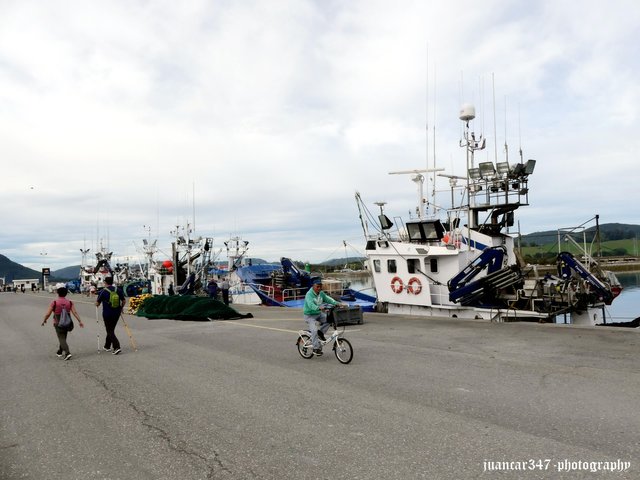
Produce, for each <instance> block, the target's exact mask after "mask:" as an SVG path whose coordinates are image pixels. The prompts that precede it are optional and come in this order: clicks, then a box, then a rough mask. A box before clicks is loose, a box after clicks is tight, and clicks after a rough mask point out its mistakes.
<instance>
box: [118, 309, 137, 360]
mask: <svg viewBox="0 0 640 480" xmlns="http://www.w3.org/2000/svg"><path fill="white" fill-rule="evenodd" d="M120 318H121V319H122V325H124V329H125V330H126V331H127V335H129V342H131V347H133V351H134V352H137V351H138V348H137V347H136V342H134V341H133V335H131V330H130V329H129V325H127V322H125V321H124V315H122V312H120Z"/></svg>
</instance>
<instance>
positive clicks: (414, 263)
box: [407, 258, 420, 273]
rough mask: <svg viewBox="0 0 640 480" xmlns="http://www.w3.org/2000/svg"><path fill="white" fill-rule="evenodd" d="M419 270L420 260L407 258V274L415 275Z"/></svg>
mask: <svg viewBox="0 0 640 480" xmlns="http://www.w3.org/2000/svg"><path fill="white" fill-rule="evenodd" d="M418 270H420V260H419V259H417V258H407V271H408V272H409V273H416V272H417V271H418Z"/></svg>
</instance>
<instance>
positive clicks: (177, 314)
mask: <svg viewBox="0 0 640 480" xmlns="http://www.w3.org/2000/svg"><path fill="white" fill-rule="evenodd" d="M136 316H138V317H146V318H148V319H151V320H154V319H160V318H164V319H170V320H201V321H207V320H234V319H238V318H251V317H253V315H251V314H250V313H247V314H244V315H243V314H242V313H240V312H237V311H236V310H234V309H233V308H231V307H229V306H228V305H225V304H224V303H222V302H219V301H218V300H213V299H212V298H208V297H196V296H193V295H153V296H152V297H148V298H145V299H144V301H143V302H142V303H141V304H140V305H139V306H138V310H137V312H136Z"/></svg>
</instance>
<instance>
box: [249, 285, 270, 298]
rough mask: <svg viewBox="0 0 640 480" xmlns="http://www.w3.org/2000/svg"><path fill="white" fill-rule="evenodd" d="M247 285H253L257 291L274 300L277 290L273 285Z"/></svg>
mask: <svg viewBox="0 0 640 480" xmlns="http://www.w3.org/2000/svg"><path fill="white" fill-rule="evenodd" d="M247 285H251V286H252V287H254V288H256V289H257V290H259V291H261V292H262V293H264V294H265V295H267V296H268V297H271V298H273V296H274V294H275V288H274V287H272V286H271V285H263V284H261V283H247Z"/></svg>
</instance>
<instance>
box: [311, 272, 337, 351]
mask: <svg viewBox="0 0 640 480" xmlns="http://www.w3.org/2000/svg"><path fill="white" fill-rule="evenodd" d="M326 303H328V304H331V305H338V306H342V303H340V302H337V301H335V300H334V299H333V298H331V297H330V296H329V295H327V294H326V293H324V292H323V291H322V281H321V280H314V281H313V285H312V286H311V288H310V289H309V291H308V292H307V294H306V295H305V296H304V308H303V310H302V313H303V315H304V321H305V322H307V327H308V330H309V333H311V343H312V344H313V353H314V354H315V355H317V356H321V355H322V345H320V341H319V340H318V337H320V338H321V339H322V340H324V339H325V337H324V334H325V333H326V332H327V330H329V323H328V322H327V314H326V313H325V312H324V310H325V309H324V308H323V306H322V305H323V304H326ZM316 322H318V323H320V328H318V326H317V325H316Z"/></svg>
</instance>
